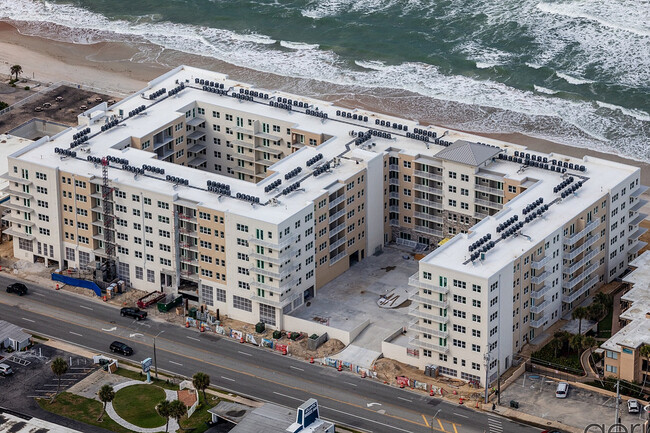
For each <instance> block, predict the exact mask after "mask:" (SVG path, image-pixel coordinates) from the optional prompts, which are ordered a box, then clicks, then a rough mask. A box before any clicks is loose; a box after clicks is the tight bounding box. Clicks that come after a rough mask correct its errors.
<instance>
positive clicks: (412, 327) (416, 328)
mask: <svg viewBox="0 0 650 433" xmlns="http://www.w3.org/2000/svg"><path fill="white" fill-rule="evenodd" d="M408 329H410V330H411V331H414V332H424V333H427V334H429V335H432V336H434V337H438V338H447V337H448V336H449V332H447V331H440V330H438V329H434V328H427V327H426V326H421V325H418V321H417V320H416V321H414V322H411V323H409V326H408Z"/></svg>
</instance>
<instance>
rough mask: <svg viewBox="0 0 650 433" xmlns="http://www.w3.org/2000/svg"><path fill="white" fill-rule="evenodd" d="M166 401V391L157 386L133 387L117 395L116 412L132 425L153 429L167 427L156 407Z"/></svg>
mask: <svg viewBox="0 0 650 433" xmlns="http://www.w3.org/2000/svg"><path fill="white" fill-rule="evenodd" d="M164 399H165V390H163V389H162V388H160V387H158V386H156V385H133V386H127V387H126V388H122V389H120V390H119V391H117V392H116V393H115V399H114V400H113V407H114V408H115V412H117V414H118V415H119V416H121V417H122V418H124V419H125V420H127V421H128V422H130V423H131V424H135V425H137V426H139V427H144V428H152V427H160V426H162V425H165V422H166V421H165V418H163V417H161V416H160V415H158V412H156V405H157V404H158V403H160V402H161V401H163V400H164Z"/></svg>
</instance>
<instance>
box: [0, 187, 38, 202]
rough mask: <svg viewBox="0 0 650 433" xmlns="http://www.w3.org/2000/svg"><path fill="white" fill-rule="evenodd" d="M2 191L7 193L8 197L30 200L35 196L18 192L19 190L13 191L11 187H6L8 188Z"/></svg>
mask: <svg viewBox="0 0 650 433" xmlns="http://www.w3.org/2000/svg"><path fill="white" fill-rule="evenodd" d="M0 191H2V192H4V193H6V194H8V195H13V196H16V197H20V198H30V199H31V198H34V196H33V195H31V194H29V193H27V192H23V191H17V190H13V189H11V186H6V187H4V188H2V190H0Z"/></svg>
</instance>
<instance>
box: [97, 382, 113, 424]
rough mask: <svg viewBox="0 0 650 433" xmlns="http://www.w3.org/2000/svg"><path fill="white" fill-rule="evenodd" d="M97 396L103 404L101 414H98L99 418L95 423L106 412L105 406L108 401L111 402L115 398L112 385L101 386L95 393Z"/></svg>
mask: <svg viewBox="0 0 650 433" xmlns="http://www.w3.org/2000/svg"><path fill="white" fill-rule="evenodd" d="M97 396H98V397H99V401H101V402H102V403H104V405H103V406H102V413H100V414H99V418H97V421H101V420H102V417H103V416H104V412H106V404H107V403H108V402H109V401H113V399H114V398H115V391H114V390H113V385H111V384H108V383H107V384H106V385H103V386H102V387H101V388H99V391H97Z"/></svg>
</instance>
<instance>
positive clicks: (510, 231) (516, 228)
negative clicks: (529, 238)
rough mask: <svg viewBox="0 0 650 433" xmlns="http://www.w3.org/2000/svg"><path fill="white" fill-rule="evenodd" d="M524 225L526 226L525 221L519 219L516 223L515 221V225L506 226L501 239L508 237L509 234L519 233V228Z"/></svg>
mask: <svg viewBox="0 0 650 433" xmlns="http://www.w3.org/2000/svg"><path fill="white" fill-rule="evenodd" d="M515 216H517V215H515ZM523 226H524V222H523V221H518V222H515V223H514V224H513V225H511V226H510V227H506V228H504V229H503V231H502V232H501V239H505V238H507V237H508V236H511V235H514V234H515V233H517V232H518V231H519V230H521V228H522V227H523Z"/></svg>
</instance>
